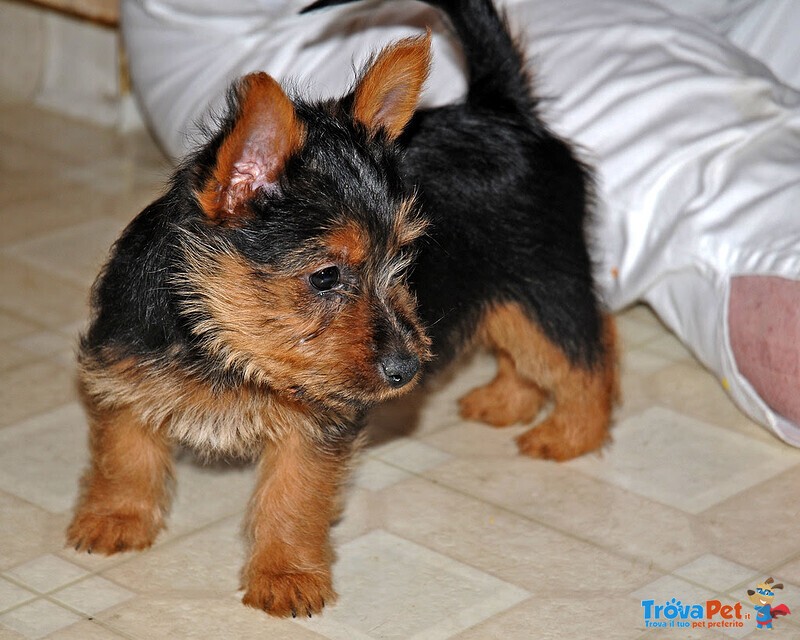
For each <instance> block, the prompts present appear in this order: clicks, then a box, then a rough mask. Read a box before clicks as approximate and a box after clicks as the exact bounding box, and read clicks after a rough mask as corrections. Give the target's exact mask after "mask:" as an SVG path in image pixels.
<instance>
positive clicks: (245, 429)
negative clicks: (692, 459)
mask: <svg viewBox="0 0 800 640" xmlns="http://www.w3.org/2000/svg"><path fill="white" fill-rule="evenodd" d="M447 9H448V12H449V13H450V15H451V17H452V18H453V19H454V22H455V24H456V26H457V30H458V32H459V34H460V35H461V37H462V39H463V41H464V44H465V49H466V51H467V57H468V60H469V63H470V64H469V66H470V73H471V85H470V93H469V96H468V99H467V101H466V103H465V104H463V105H456V106H452V107H447V108H443V109H437V110H433V111H427V112H420V113H417V114H416V115H414V110H415V108H416V104H417V100H418V97H419V94H420V91H421V87H422V84H423V82H424V79H425V76H426V73H427V69H428V64H429V38H428V37H420V38H417V39H411V40H404V41H401V42H399V43H397V44H395V45H393V46H391V47H389V48H387V49H385V50H384V51H382V52H381V53H380V54H379V55H377V56H376V57H375V59H374V60H373V62H372V63H371V64H370V65H369V66H368V68H367V69H366V70H365V71H364V72H363V73H362V75H361V76H360V78H359V80H358V81H357V82H356V85H355V88H354V90H353V91H352V92H351V93H349V94H348V95H346V96H345V97H344V98H342V99H339V100H330V101H325V102H321V103H313V104H312V103H308V102H305V101H303V100H302V99H298V98H295V99H290V98H289V97H287V95H286V94H285V93H284V91H283V90H282V89H281V88H280V86H279V85H278V84H277V83H276V82H275V81H274V80H273V79H272V78H270V77H269V76H267V75H266V74H253V75H250V76H247V77H245V78H244V79H242V80H241V81H240V82H239V83H238V84H237V85H236V87H235V88H234V89H233V90H232V92H231V99H230V109H229V115H228V117H227V119H226V120H225V122H224V124H223V125H222V127H221V128H220V130H219V131H218V132H217V133H216V134H215V135H213V136H212V137H211V139H210V140H209V141H208V142H207V144H206V145H205V146H204V147H203V148H202V149H200V150H199V151H198V152H197V153H195V154H194V155H192V156H191V157H189V158H188V159H187V160H186V161H185V163H184V164H183V166H182V167H181V168H180V169H179V170H178V171H177V172H176V174H175V176H174V177H173V180H172V186H171V188H170V189H169V190H168V192H167V193H166V194H165V195H164V196H163V197H162V198H160V199H159V200H157V201H156V202H155V203H153V204H152V205H150V206H149V207H148V208H147V209H145V210H144V211H143V212H142V213H141V214H140V215H139V216H137V217H136V218H135V219H134V220H133V222H132V223H131V224H130V225H129V226H128V228H127V229H126V231H125V232H124V233H123V235H122V237H121V238H120V239H119V241H118V242H117V243H116V245H115V246H114V249H113V251H112V255H111V258H110V260H109V262H108V264H107V265H106V267H105V268H104V270H103V272H102V273H101V275H100V277H99V278H98V281H97V283H96V284H95V288H94V294H93V309H94V315H93V318H92V323H91V326H90V328H89V330H88V332H87V333H86V335H85V336H84V337H83V340H82V343H81V350H80V364H81V374H82V382H83V388H84V390H85V397H86V402H87V406H88V409H89V412H90V416H91V426H90V447H91V454H92V462H91V466H90V468H89V469H88V471H87V473H86V475H85V477H84V480H83V491H82V495H81V498H80V501H79V504H78V507H77V510H76V513H75V516H74V519H73V521H72V523H71V525H70V527H69V529H68V532H67V537H68V540H69V543H70V544H72V545H73V546H74V547H75V548H76V549H79V550H81V549H82V550H87V551H94V552H100V553H114V552H118V551H123V550H127V549H141V548H145V547H147V546H149V545H150V544H152V543H153V541H154V539H155V537H156V535H157V534H158V532H159V531H160V529H162V528H163V526H164V516H165V512H166V510H167V508H168V486H169V480H170V477H171V468H172V467H171V465H172V463H171V453H170V448H171V444H172V443H175V442H179V443H183V444H186V445H190V446H192V447H194V448H196V449H197V450H199V451H201V452H202V453H205V454H208V455H213V454H222V455H226V454H236V455H252V456H254V457H258V458H259V480H258V484H257V487H256V490H255V493H254V495H253V498H252V500H251V503H250V508H249V514H248V518H247V525H246V529H247V533H248V536H249V540H250V543H251V550H250V556H249V560H248V562H247V565H246V567H245V569H244V572H243V585H244V589H245V595H244V602H245V604H248V605H250V606H253V607H257V608H260V609H264V610H265V611H267V612H269V613H271V614H274V615H278V616H287V615H298V614H299V615H311V614H312V613H315V612H319V611H320V610H321V609H322V608H323V606H324V605H325V603H326V602H331V601H332V600H333V599H334V597H335V593H334V590H333V586H332V580H331V557H332V553H331V549H330V544H329V540H328V532H329V528H330V524H331V521H332V520H333V519H334V518H335V517H336V515H337V511H338V495H339V492H340V488H341V485H342V483H343V482H344V480H345V479H346V475H347V469H348V461H349V460H350V458H351V456H352V454H353V451H354V450H355V448H356V447H357V445H358V442H359V437H358V436H359V433H360V431H361V428H362V426H363V422H364V415H365V412H366V411H367V409H368V408H369V407H370V406H372V405H373V404H374V403H376V402H379V401H381V400H384V399H386V398H389V397H392V396H396V395H398V394H400V393H402V392H404V391H405V390H407V389H409V388H411V387H412V386H413V384H414V383H415V382H416V381H417V379H418V378H419V377H420V375H421V373H422V372H423V371H425V370H426V369H427V370H431V369H433V368H434V367H437V366H440V365H441V364H443V363H445V362H447V361H448V360H449V359H450V358H451V357H452V356H453V355H455V354H456V353H457V352H458V351H459V350H460V349H461V348H462V347H463V346H466V345H469V344H472V343H473V342H474V340H473V338H474V336H478V337H479V338H480V339H481V340H483V341H485V342H487V343H488V344H489V345H491V346H492V347H493V348H494V349H495V350H496V351H497V353H498V359H499V372H498V376H497V378H496V379H495V380H494V381H493V382H492V383H491V384H490V385H488V386H487V387H485V388H483V389H478V390H476V391H473V392H472V393H471V394H469V395H468V396H467V397H466V398H464V400H463V401H462V413H463V414H464V415H465V416H467V417H475V418H478V419H481V420H485V421H487V422H490V423H492V424H496V425H503V424H510V423H513V422H518V421H530V420H532V419H533V418H534V416H535V415H536V414H537V413H538V411H539V409H540V408H541V406H542V405H543V403H544V402H545V400H546V399H548V398H550V397H552V399H553V401H554V407H553V410H552V413H551V414H550V416H549V417H548V418H547V419H546V420H545V422H544V423H543V424H541V425H540V426H538V427H536V428H535V429H532V430H531V431H529V432H528V433H526V434H525V435H523V436H522V437H521V438H520V440H519V444H520V448H521V450H522V451H523V452H525V453H527V454H529V455H532V456H539V457H548V458H555V459H566V458H570V457H572V456H575V455H579V454H581V453H583V452H585V451H589V450H591V449H594V448H596V447H598V446H600V445H601V444H602V442H603V441H604V439H605V438H606V434H607V427H608V422H609V414H610V410H611V402H612V396H613V393H614V388H615V374H614V358H613V352H614V347H613V328H612V325H611V323H610V321H609V320H607V319H606V318H605V317H604V316H603V314H602V312H601V310H600V308H599V306H598V303H597V299H596V297H595V295H594V292H593V288H592V279H591V275H590V271H589V266H590V265H589V259H588V255H587V251H586V247H585V242H584V235H583V224H584V218H585V215H586V210H587V176H586V171H585V170H584V168H583V167H582V166H581V164H580V163H578V162H577V161H576V160H575V158H574V157H573V155H572V153H571V151H570V149H569V147H568V146H567V145H566V144H565V143H564V142H562V141H561V140H559V139H558V138H556V137H554V136H553V135H552V134H551V133H550V132H549V131H548V130H547V128H546V127H545V126H544V125H543V124H542V123H541V121H540V120H539V119H538V117H537V115H536V104H535V100H534V99H533V97H532V96H531V94H530V93H529V91H528V89H527V82H526V78H525V75H524V72H523V66H522V59H521V57H520V55H519V53H518V52H517V51H516V50H515V48H514V47H513V45H512V42H511V39H510V38H509V36H508V33H507V31H506V29H505V27H504V25H503V23H502V22H501V21H500V19H499V18H498V16H497V14H496V13H495V11H494V8H493V6H492V5H491V3H490V0H463V2H457V3H455V4H454V5H453V6H452V7H447Z"/></svg>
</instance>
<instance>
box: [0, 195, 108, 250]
mask: <svg viewBox="0 0 800 640" xmlns="http://www.w3.org/2000/svg"><path fill="white" fill-rule="evenodd" d="M116 202H117V199H116V198H114V197H112V196H99V195H98V194H97V193H93V192H91V191H89V190H87V189H85V188H81V187H75V186H68V187H62V188H61V189H59V191H58V195H57V197H56V196H54V195H53V194H51V193H40V192H38V191H33V192H31V193H30V194H28V196H27V197H26V198H24V199H17V200H13V201H10V202H9V201H7V200H5V199H2V200H0V215H2V216H3V228H2V233H0V246H3V247H7V246H9V245H13V244H15V243H19V242H24V241H26V240H31V239H32V238H36V237H39V236H43V235H47V234H51V233H54V232H56V231H61V230H64V229H66V228H69V227H72V226H74V225H79V224H82V223H85V222H88V221H90V220H98V219H102V218H103V217H104V216H106V215H108V214H109V212H111V211H113V210H114V207H115V206H116Z"/></svg>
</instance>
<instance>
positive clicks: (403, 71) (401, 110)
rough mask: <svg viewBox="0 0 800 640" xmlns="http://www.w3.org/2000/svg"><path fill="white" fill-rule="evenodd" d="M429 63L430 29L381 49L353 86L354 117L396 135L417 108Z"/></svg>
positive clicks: (393, 136) (372, 126)
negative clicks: (422, 34) (422, 33)
mask: <svg viewBox="0 0 800 640" xmlns="http://www.w3.org/2000/svg"><path fill="white" fill-rule="evenodd" d="M430 63H431V32H430V31H428V33H427V34H426V35H424V36H420V37H417V38H406V39H405V40H400V41H399V42H397V43H395V44H393V45H390V46H388V47H387V48H386V49H384V50H383V51H381V52H380V53H379V54H378V55H377V56H376V57H375V59H374V60H373V62H372V63H371V64H370V66H369V68H368V69H367V70H366V71H365V72H364V74H363V75H362V76H361V79H360V80H359V81H358V84H357V85H356V88H355V95H354V99H353V117H354V118H355V119H356V120H358V121H359V122H360V123H361V124H363V125H364V126H366V127H367V129H369V130H370V131H371V132H372V133H377V131H378V130H380V129H383V130H384V131H385V132H386V134H387V135H388V137H389V138H390V139H392V140H393V139H395V138H397V136H399V135H400V134H401V133H402V132H403V128H404V127H405V126H406V125H407V124H408V121H409V120H411V116H412V115H414V110H415V109H416V108H417V102H418V101H419V96H420V93H421V92H422V85H423V83H424V82H425V78H427V77H428V69H429V68H430Z"/></svg>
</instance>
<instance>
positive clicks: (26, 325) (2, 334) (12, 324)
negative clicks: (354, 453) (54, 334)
mask: <svg viewBox="0 0 800 640" xmlns="http://www.w3.org/2000/svg"><path fill="white" fill-rule="evenodd" d="M40 329H41V325H39V324H36V323H35V322H32V321H30V320H26V319H24V318H20V317H18V316H15V315H11V314H8V313H5V312H3V311H0V340H3V341H6V340H18V339H20V338H24V337H25V336H29V335H31V334H32V333H36V332H37V331H39V330H40Z"/></svg>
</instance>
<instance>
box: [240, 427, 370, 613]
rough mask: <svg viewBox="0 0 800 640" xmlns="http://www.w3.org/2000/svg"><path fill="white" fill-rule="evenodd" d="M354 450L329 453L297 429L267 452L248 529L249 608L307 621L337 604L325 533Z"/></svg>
mask: <svg viewBox="0 0 800 640" xmlns="http://www.w3.org/2000/svg"><path fill="white" fill-rule="evenodd" d="M357 446H358V444H356V445H355V446H353V447H351V448H349V449H348V450H342V451H330V450H325V449H323V448H320V447H319V446H318V445H317V444H316V443H315V442H314V441H313V440H311V439H309V438H307V437H306V436H305V435H304V430H303V429H297V430H295V431H294V432H293V433H291V434H289V435H288V437H286V438H284V439H283V440H282V441H281V442H280V443H278V444H277V445H276V446H273V447H270V448H269V449H267V450H266V451H265V453H264V456H263V457H262V459H261V462H260V464H259V480H258V485H257V487H256V491H255V493H254V494H253V498H252V500H251V502H250V508H249V513H248V517H247V522H246V531H247V534H248V538H249V540H250V543H251V553H250V560H249V562H248V563H247V566H246V567H245V569H244V571H243V574H242V580H243V587H244V589H245V594H244V598H243V600H242V601H243V602H244V603H245V604H246V605H249V606H251V607H255V608H257V609H263V610H266V611H268V612H269V613H271V614H273V615H277V616H288V615H290V614H291V615H301V616H305V615H311V614H312V613H317V612H319V611H321V610H322V608H323V607H324V606H325V605H326V604H330V603H331V602H333V600H334V599H335V598H336V593H335V592H334V590H333V584H332V580H331V570H330V567H331V563H332V560H333V552H332V550H331V547H330V542H329V539H328V533H329V530H330V526H331V523H332V521H333V520H334V518H336V517H337V516H338V514H339V512H340V507H341V505H340V502H339V494H340V489H341V485H342V484H343V482H344V480H345V478H346V476H347V473H348V471H349V464H348V463H349V460H350V456H351V455H352V452H353V450H354V449H355V448H357Z"/></svg>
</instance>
